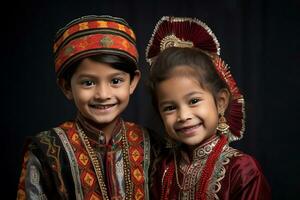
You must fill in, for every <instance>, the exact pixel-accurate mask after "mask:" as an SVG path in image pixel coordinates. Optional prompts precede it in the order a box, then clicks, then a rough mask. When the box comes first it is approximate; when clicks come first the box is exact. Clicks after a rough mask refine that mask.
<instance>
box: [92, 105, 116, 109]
mask: <svg viewBox="0 0 300 200" xmlns="http://www.w3.org/2000/svg"><path fill="white" fill-rule="evenodd" d="M91 106H92V107H93V108H97V109H108V108H110V107H112V106H114V105H91Z"/></svg>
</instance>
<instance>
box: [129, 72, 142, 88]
mask: <svg viewBox="0 0 300 200" xmlns="http://www.w3.org/2000/svg"><path fill="white" fill-rule="evenodd" d="M140 79H141V72H140V70H135V72H134V77H133V79H132V80H131V81H130V94H132V93H133V92H134V90H135V88H136V86H137V84H138V83H139V81H140Z"/></svg>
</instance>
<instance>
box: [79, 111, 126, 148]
mask: <svg viewBox="0 0 300 200" xmlns="http://www.w3.org/2000/svg"><path fill="white" fill-rule="evenodd" d="M122 121H123V120H122V119H121V118H118V120H117V123H116V126H115V127H114V129H113V132H112V138H111V140H110V141H109V144H116V143H119V142H120V141H121V138H122V137H121V136H122V134H121V132H122ZM76 123H78V124H79V126H80V127H81V128H82V129H83V130H84V132H85V134H86V136H87V137H88V138H89V140H91V141H92V143H95V144H98V145H106V139H105V135H104V132H103V131H102V130H100V129H99V128H98V127H96V124H94V123H93V122H91V121H90V120H87V119H86V118H85V117H83V116H82V115H81V114H80V113H78V114H77V116H76Z"/></svg>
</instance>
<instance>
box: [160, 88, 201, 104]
mask: <svg viewBox="0 0 300 200" xmlns="http://www.w3.org/2000/svg"><path fill="white" fill-rule="evenodd" d="M197 94H201V95H203V92H201V91H192V92H190V93H187V94H186V95H184V98H189V97H190V96H193V95H197ZM172 103H174V102H173V101H172V100H164V101H162V102H161V103H159V105H158V106H159V107H161V106H164V105H166V104H172Z"/></svg>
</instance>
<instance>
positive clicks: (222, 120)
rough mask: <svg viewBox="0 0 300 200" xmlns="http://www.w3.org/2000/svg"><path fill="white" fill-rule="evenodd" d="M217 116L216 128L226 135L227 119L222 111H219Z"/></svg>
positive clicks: (227, 131)
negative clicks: (218, 116)
mask: <svg viewBox="0 0 300 200" xmlns="http://www.w3.org/2000/svg"><path fill="white" fill-rule="evenodd" d="M220 115H221V116H220V118H219V123H218V126H217V130H218V131H220V132H221V134H225V135H228V133H229V125H228V124H227V120H226V118H225V117H224V111H221V113H220Z"/></svg>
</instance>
